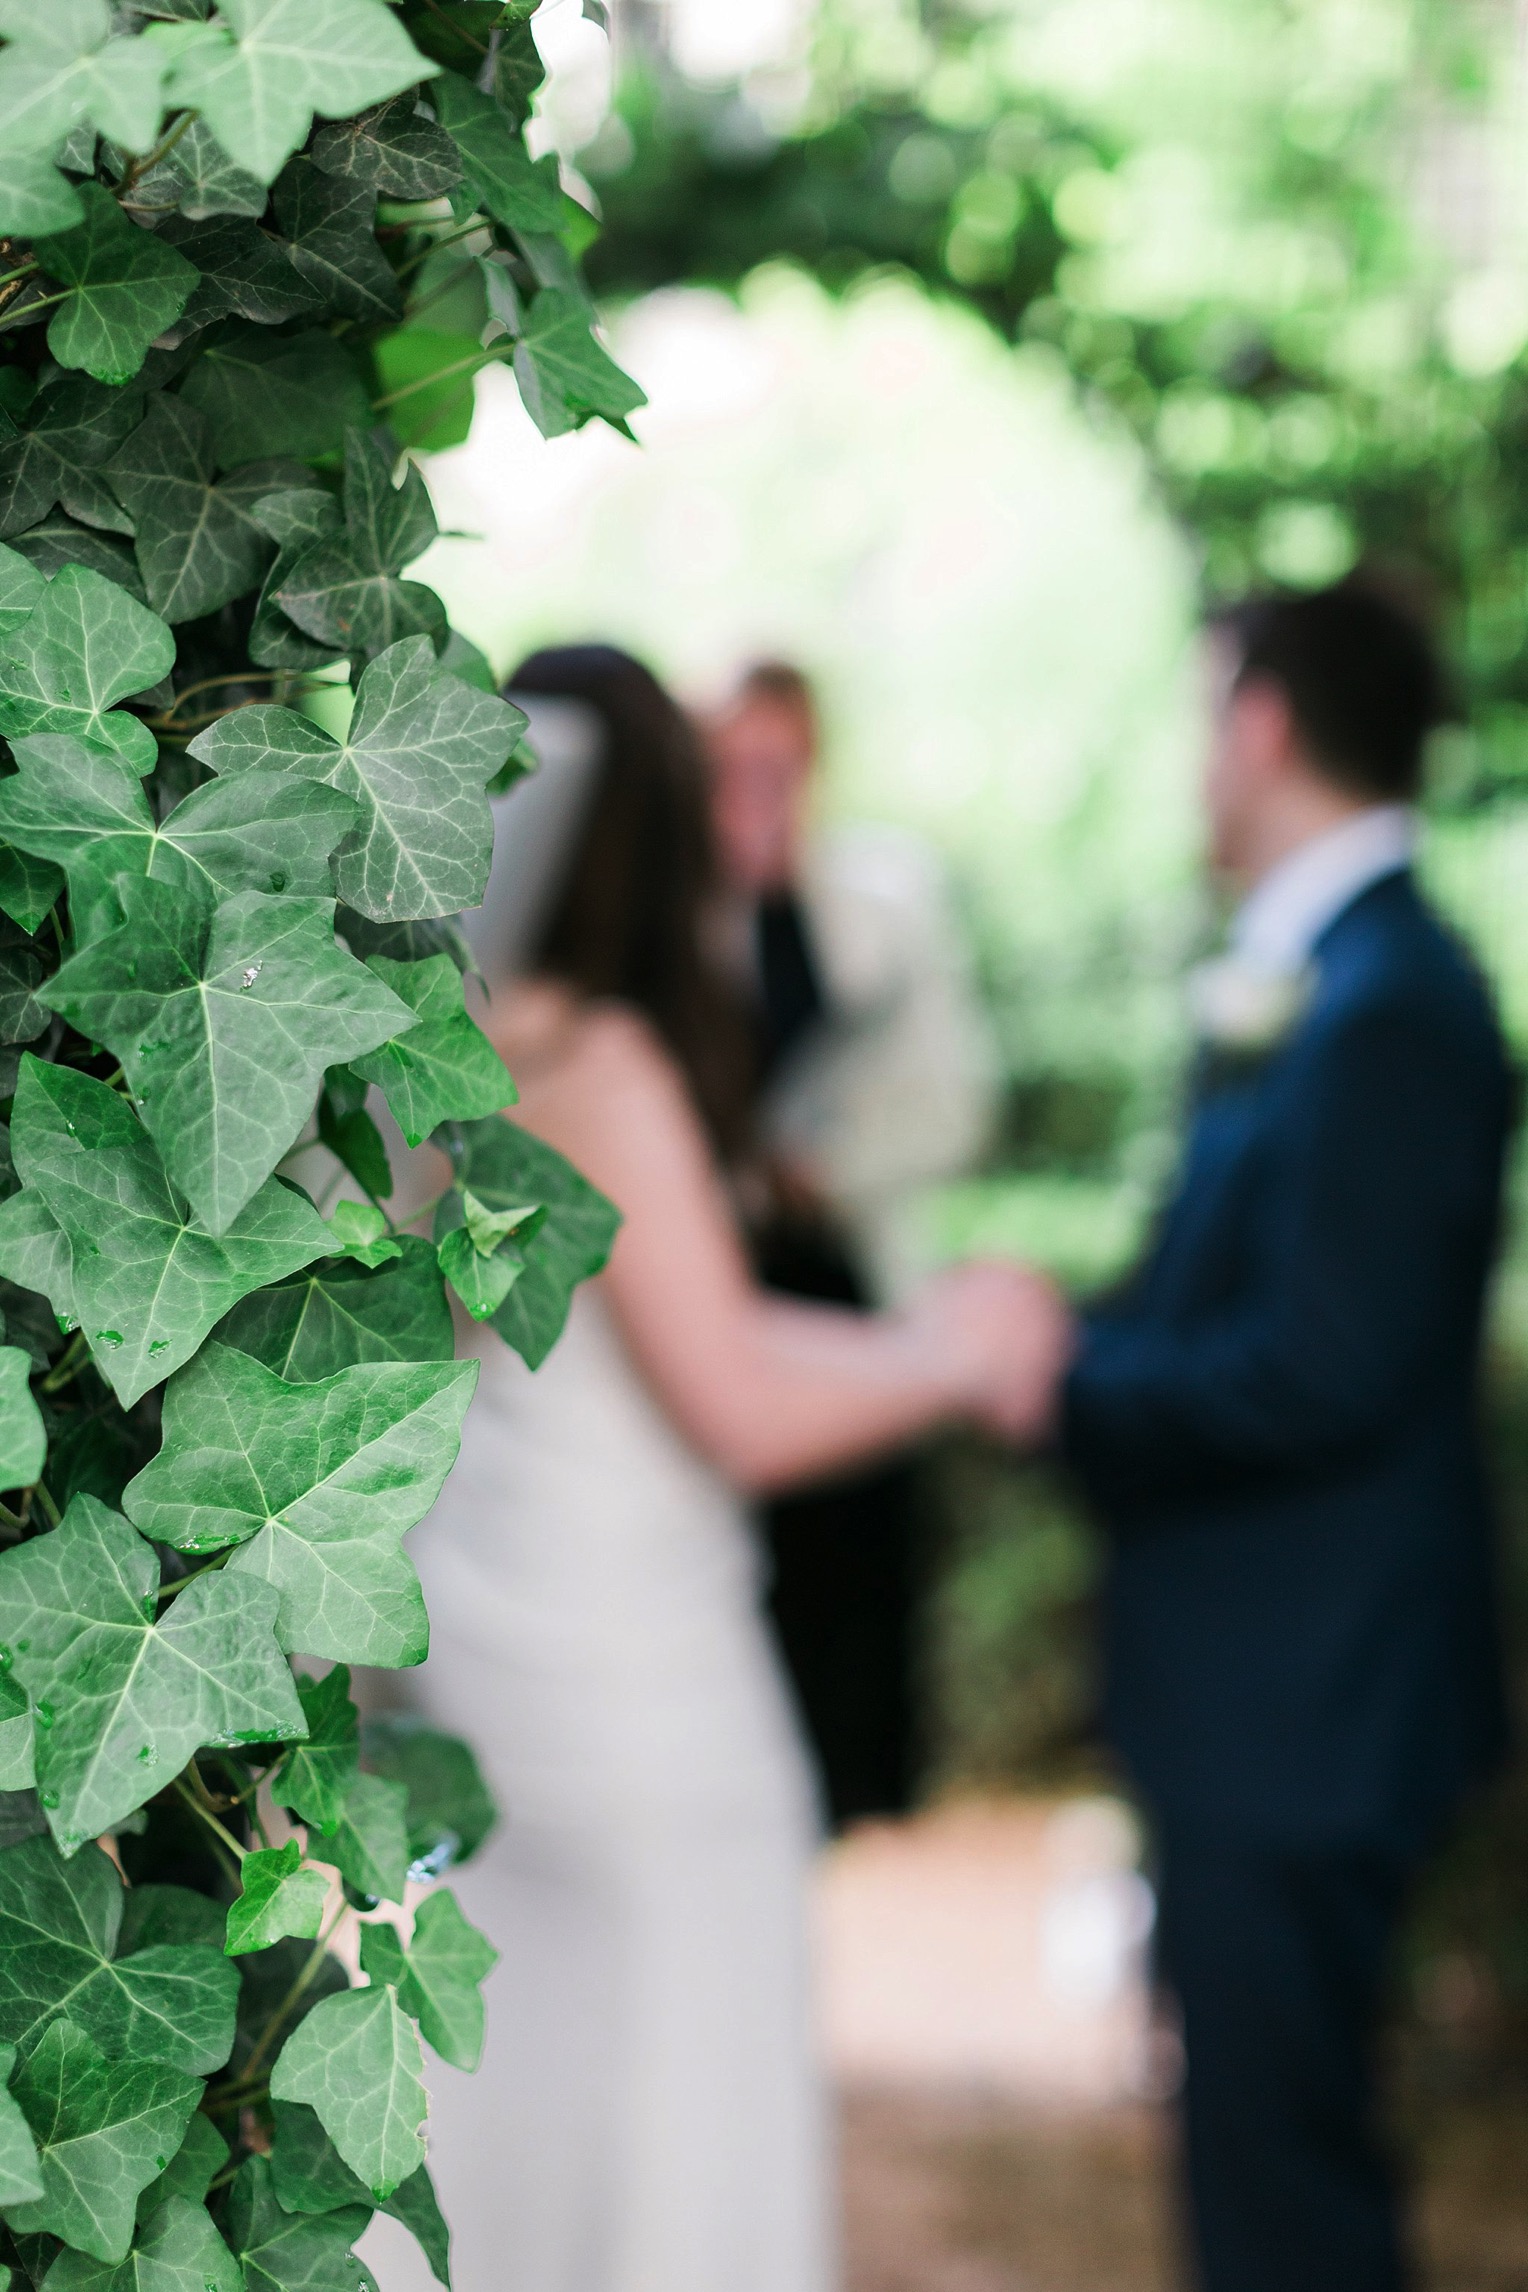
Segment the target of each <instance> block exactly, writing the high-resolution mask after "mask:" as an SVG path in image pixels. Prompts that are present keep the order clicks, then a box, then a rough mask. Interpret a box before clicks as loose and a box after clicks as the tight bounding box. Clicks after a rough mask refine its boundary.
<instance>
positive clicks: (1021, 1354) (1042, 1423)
mask: <svg viewBox="0 0 1528 2292" xmlns="http://www.w3.org/2000/svg"><path fill="white" fill-rule="evenodd" d="M908 1319H909V1322H910V1324H911V1326H912V1327H913V1328H914V1329H915V1330H917V1332H918V1333H919V1335H920V1337H921V1338H922V1339H923V1341H924V1342H925V1343H928V1344H930V1345H931V1346H933V1347H935V1348H937V1349H938V1352H939V1354H940V1356H941V1358H942V1359H943V1361H944V1363H945V1366H946V1367H947V1369H948V1371H949V1374H950V1378H951V1382H952V1386H953V1388H954V1391H955V1395H956V1400H957V1405H958V1406H959V1407H960V1409H961V1410H962V1412H963V1413H964V1414H966V1415H968V1416H969V1417H970V1418H971V1419H972V1420H973V1421H974V1422H975V1423H977V1424H979V1425H980V1426H982V1427H983V1429H984V1430H986V1431H988V1432H990V1433H993V1434H994V1435H995V1436H996V1437H997V1438H998V1439H1000V1440H1010V1441H1018V1442H1022V1443H1024V1444H1025V1445H1027V1446H1032V1445H1038V1444H1039V1443H1041V1442H1043V1441H1045V1440H1047V1439H1048V1438H1049V1437H1050V1436H1051V1434H1052V1433H1053V1432H1054V1431H1055V1423H1056V1414H1057V1409H1058V1404H1059V1401H1060V1393H1061V1383H1062V1379H1063V1378H1064V1377H1065V1375H1066V1371H1067V1368H1068V1366H1069V1365H1070V1362H1071V1358H1072V1354H1073V1352H1074V1350H1075V1347H1076V1331H1075V1324H1074V1321H1073V1317H1072V1312H1071V1308H1070V1307H1069V1306H1068V1305H1067V1303H1066V1300H1065V1299H1064V1298H1063V1296H1062V1295H1061V1292H1060V1291H1059V1290H1058V1289H1057V1287H1056V1285H1055V1283H1054V1282H1053V1281H1051V1280H1049V1279H1048V1278H1047V1276H1046V1275H1044V1274H1042V1273H1037V1272H1036V1271H1035V1270H1034V1269H1033V1268H1032V1267H1029V1266H1021V1265H1014V1264H1012V1263H999V1262H996V1261H994V1260H980V1261H977V1262H974V1263H971V1264H968V1265H960V1266H955V1267H952V1268H951V1269H950V1271H949V1272H947V1273H943V1274H940V1275H938V1276H936V1277H935V1279H934V1280H932V1281H930V1282H929V1283H928V1284H927V1285H926V1286H925V1287H924V1288H923V1289H922V1290H921V1291H920V1292H919V1294H918V1295H917V1297H916V1298H914V1300H913V1302H912V1304H911V1306H910V1307H909V1311H908Z"/></svg>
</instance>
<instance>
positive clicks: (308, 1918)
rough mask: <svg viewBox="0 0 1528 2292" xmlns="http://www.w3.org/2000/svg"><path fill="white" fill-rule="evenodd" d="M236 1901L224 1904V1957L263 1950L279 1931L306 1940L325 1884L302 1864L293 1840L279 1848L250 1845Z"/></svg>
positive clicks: (315, 1928) (314, 1929) (313, 1931)
mask: <svg viewBox="0 0 1528 2292" xmlns="http://www.w3.org/2000/svg"><path fill="white" fill-rule="evenodd" d="M239 1881H240V1893H239V1897H238V1900H237V1901H235V1902H231V1903H230V1904H229V1906H228V1940H227V1943H226V1945H225V1947H226V1949H227V1951H228V1955H229V1956H230V1957H236V1956H239V1955H242V1953H243V1952H245V1951H246V1950H263V1949H265V1948H267V1947H268V1946H269V1944H270V1943H272V1942H279V1941H280V1940H281V1938H282V1936H283V1935H285V1934H295V1935H296V1936H297V1938H298V1939H299V1940H300V1941H304V1942H311V1941H314V1940H315V1939H316V1938H317V1936H318V1932H319V1929H320V1927H321V1926H322V1925H323V1922H324V1904H325V1902H326V1901H327V1900H328V1896H329V1882H328V1880H327V1879H326V1878H325V1877H324V1875H323V1873H322V1872H321V1871H318V1870H306V1869H304V1868H303V1860H302V1848H301V1847H300V1846H299V1844H298V1842H297V1840H296V1839H295V1838H289V1839H288V1840H287V1842H286V1844H285V1845H284V1846H272V1847H256V1848H254V1849H253V1850H252V1851H251V1852H250V1853H249V1854H246V1855H245V1857H244V1860H243V1862H242V1864H241V1865H240V1868H239Z"/></svg>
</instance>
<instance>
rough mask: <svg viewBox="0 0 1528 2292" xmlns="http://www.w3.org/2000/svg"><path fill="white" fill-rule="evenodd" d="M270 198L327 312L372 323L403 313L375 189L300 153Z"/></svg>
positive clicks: (291, 252)
mask: <svg viewBox="0 0 1528 2292" xmlns="http://www.w3.org/2000/svg"><path fill="white" fill-rule="evenodd" d="M271 203H272V205H273V206H274V208H275V210H276V221H277V223H278V224H279V225H280V227H281V230H282V232H283V234H284V236H285V239H286V252H287V254H288V256H289V257H290V259H291V261H292V264H293V265H294V267H295V269H296V271H297V273H298V275H299V276H300V277H301V278H303V279H304V280H305V281H306V282H307V284H308V285H309V286H310V287H311V288H312V289H313V290H314V293H315V296H316V298H317V300H318V301H319V303H320V304H321V305H322V307H323V308H324V309H325V310H330V311H334V312H335V313H337V315H338V316H339V317H341V318H354V319H359V320H361V321H362V322H363V323H364V324H366V325H368V326H377V325H385V324H386V322H387V321H388V320H389V319H392V318H399V317H401V316H402V313H403V296H402V294H401V292H400V291H399V287H398V281H397V279H396V278H395V277H394V276H393V273H392V270H391V268H390V266H389V264H388V262H387V258H386V257H385V256H384V254H383V252H382V250H381V248H380V247H379V246H378V244H377V239H376V232H375V230H374V228H373V226H374V224H375V221H376V213H377V195H376V193H375V191H373V190H371V189H370V188H369V187H368V186H367V185H366V184H364V183H347V182H342V181H340V180H339V179H337V178H336V177H335V176H333V175H331V174H326V173H325V172H324V171H323V170H322V169H320V168H318V167H315V166H314V164H313V162H312V160H311V159H305V158H297V159H289V160H288V161H287V163H286V165H285V167H283V169H282V170H281V173H280V175H278V177H277V178H276V185H275V189H274V190H273V191H272V193H271ZM253 315H255V314H254V313H251V316H253Z"/></svg>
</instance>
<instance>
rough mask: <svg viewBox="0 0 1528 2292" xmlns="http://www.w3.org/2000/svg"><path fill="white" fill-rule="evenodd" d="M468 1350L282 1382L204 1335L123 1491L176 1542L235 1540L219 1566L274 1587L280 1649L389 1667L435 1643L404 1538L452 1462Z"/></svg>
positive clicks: (132, 1512)
mask: <svg viewBox="0 0 1528 2292" xmlns="http://www.w3.org/2000/svg"><path fill="white" fill-rule="evenodd" d="M476 1382H477V1363H476V1362H475V1361H444V1362H436V1361H418V1362H402V1361H369V1362H363V1363H358V1364H356V1365H355V1366H353V1367H351V1368H348V1369H341V1370H340V1371H338V1373H337V1374H336V1375H334V1376H333V1377H330V1378H327V1379H325V1380H324V1382H323V1383H321V1384H307V1385H289V1384H286V1383H284V1382H283V1380H282V1379H281V1378H280V1377H278V1376H276V1375H275V1374H274V1372H273V1371H271V1370H270V1369H267V1368H266V1367H265V1366H264V1365H263V1364H262V1363H261V1362H259V1361H256V1360H254V1359H253V1358H252V1357H251V1356H250V1355H249V1354H247V1353H239V1352H235V1351H233V1350H232V1349H231V1348H230V1347H228V1346H224V1345H218V1344H208V1345H206V1346H204V1347H203V1349H202V1351H201V1352H200V1353H199V1354H198V1355H197V1358H196V1359H195V1360H194V1361H193V1362H191V1363H190V1364H189V1366H188V1367H186V1368H185V1369H182V1370H181V1371H180V1372H179V1374H178V1375H177V1376H176V1377H175V1378H174V1379H173V1380H172V1381H171V1383H170V1385H169V1386H168V1388H167V1390H166V1392H165V1401H164V1446H163V1447H162V1448H161V1450H160V1452H159V1454H158V1456H157V1457H156V1458H155V1459H154V1461H153V1463H152V1464H150V1465H149V1466H147V1467H146V1469H145V1470H144V1471H143V1472H141V1473H140V1474H139V1475H138V1477H137V1479H136V1480H135V1481H133V1482H132V1484H131V1486H130V1487H129V1488H128V1490H127V1492H126V1494H125V1496H124V1499H123V1501H124V1504H125V1506H126V1508H127V1511H128V1514H129V1516H130V1518H132V1519H133V1520H134V1521H135V1522H136V1523H137V1525H138V1527H139V1528H141V1529H142V1531H143V1533H144V1534H145V1535H146V1536H151V1537H152V1538H153V1539H154V1540H155V1541H156V1542H158V1543H163V1544H173V1545H174V1546H175V1547H176V1549H177V1550H179V1551H183V1552H197V1553H201V1552H211V1551H218V1550H220V1549H221V1548H222V1547H223V1546H224V1545H227V1544H237V1545H238V1546H239V1550H238V1552H237V1553H236V1555H235V1557H234V1559H233V1560H232V1562H231V1563H230V1566H229V1568H228V1570H227V1571H226V1572H227V1573H228V1574H230V1575H234V1574H247V1575H250V1576H254V1577H257V1578H259V1579H261V1580H262V1581H264V1582H267V1583H270V1584H271V1585H273V1586H274V1587H275V1589H276V1590H277V1592H278V1593H279V1594H280V1597H281V1613H280V1618H279V1621H278V1623H277V1627H276V1630H277V1637H278V1638H279V1639H280V1640H281V1641H282V1643H283V1645H284V1646H286V1647H287V1648H288V1649H289V1650H300V1651H301V1652H302V1653H304V1654H307V1655H315V1656H325V1655H327V1656H333V1657H336V1658H341V1657H346V1658H349V1659H350V1660H351V1661H355V1662H361V1663H374V1664H382V1665H387V1666H394V1665H398V1664H409V1663H418V1662H419V1661H420V1660H421V1659H422V1658H423V1656H424V1653H425V1650H426V1648H427V1647H428V1644H429V1627H428V1625H427V1623H426V1620H425V1613H424V1602H423V1599H422V1597H421V1595H420V1591H419V1584H418V1579H417V1578H416V1576H415V1574H414V1569H413V1565H412V1563H411V1562H410V1561H409V1559H408V1558H407V1556H406V1555H405V1553H404V1551H403V1549H402V1546H401V1543H400V1541H399V1539H400V1538H401V1537H402V1536H403V1535H404V1534H405V1532H406V1531H407V1530H408V1529H410V1528H412V1527H413V1526H414V1525H415V1524H416V1522H418V1521H420V1520H422V1519H423V1518H424V1515H425V1513H426V1512H427V1511H428V1510H429V1508H430V1506H431V1505H432V1504H433V1503H434V1501H435V1498H436V1497H437V1496H438V1495H439V1493H440V1489H441V1484H442V1482H443V1481H444V1479H445V1477H446V1474H447V1473H448V1472H449V1471H450V1469H451V1466H452V1465H453V1464H454V1463H455V1461H456V1452H457V1447H458V1445H459V1443H460V1440H461V1427H462V1419H463V1417H464V1416H465V1414H466V1409H467V1404H468V1402H469V1400H470V1399H471V1397H472V1391H473V1387H474V1386H475V1384H476Z"/></svg>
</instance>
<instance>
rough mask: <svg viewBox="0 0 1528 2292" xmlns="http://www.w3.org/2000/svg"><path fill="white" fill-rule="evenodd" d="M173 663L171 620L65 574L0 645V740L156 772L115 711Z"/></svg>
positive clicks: (134, 729)
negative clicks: (73, 742) (53, 739)
mask: <svg viewBox="0 0 1528 2292" xmlns="http://www.w3.org/2000/svg"><path fill="white" fill-rule="evenodd" d="M174 664H175V639H174V638H173V637H172V636H171V634H170V632H169V630H168V629H167V628H166V627H165V625H164V623H163V621H161V620H159V619H158V618H157V617H156V616H155V615H154V614H153V613H151V612H149V611H148V610H147V608H146V607H144V606H142V605H140V604H137V603H136V602H135V601H134V600H133V599H132V598H131V597H129V596H127V595H126V594H125V593H124V591H122V590H121V589H119V588H118V587H117V586H116V584H115V583H114V582H112V581H106V580H103V579H102V577H101V575H100V574H99V573H89V572H85V571H83V570H82V569H81V568H80V567H78V566H73V565H66V566H65V567H64V569H63V571H62V572H61V573H55V574H54V576H53V578H52V580H51V581H50V582H49V583H48V585H47V588H46V589H45V590H44V591H43V594H42V596H41V598H40V599H39V600H38V603H37V605H36V607H35V609H34V611H33V613H32V615H31V617H30V619H29V620H27V621H25V622H23V624H22V626H21V627H20V628H19V629H17V630H16V631H15V632H14V633H13V634H12V635H11V636H9V637H8V638H6V639H5V641H4V643H3V644H0V732H3V733H5V734H6V735H7V737H8V738H15V737H16V735H17V734H24V733H28V732H72V733H74V734H75V735H76V736H77V737H78V738H79V739H81V740H90V741H93V742H94V743H95V744H96V746H97V747H101V748H114V749H115V750H116V751H117V753H118V754H119V755H120V756H125V757H126V758H127V761H128V762H129V764H131V765H133V766H134V768H135V769H136V770H137V771H139V772H149V771H152V770H153V767H154V762H155V759H156V757H157V755H158V745H157V743H156V741H155V739H154V735H153V733H152V732H150V730H149V728H148V726H147V725H146V724H144V723H142V722H141V721H140V719H139V718H137V717H135V716H128V715H127V714H126V713H125V712H124V711H122V710H120V709H118V708H117V706H116V703H117V702H118V701H119V700H125V699H126V698H127V696H128V695H129V694H130V693H135V692H144V691H146V690H147V689H148V688H149V686H151V685H156V684H158V683H159V682H160V680H161V679H162V678H163V677H166V676H168V675H169V673H170V670H171V669H172V667H173V666H174ZM479 897H481V894H479Z"/></svg>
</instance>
